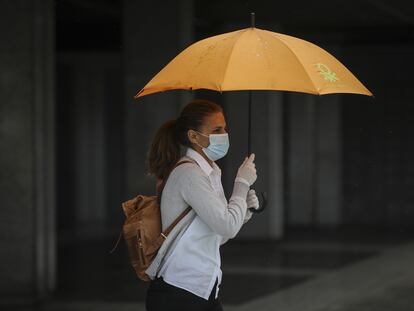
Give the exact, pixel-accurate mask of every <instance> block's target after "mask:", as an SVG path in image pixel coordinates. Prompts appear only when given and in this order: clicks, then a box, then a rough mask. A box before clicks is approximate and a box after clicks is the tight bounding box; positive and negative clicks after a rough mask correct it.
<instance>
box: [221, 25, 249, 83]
mask: <svg viewBox="0 0 414 311" xmlns="http://www.w3.org/2000/svg"><path fill="white" fill-rule="evenodd" d="M243 33H244V32H243ZM238 34H239V33H237V34H235V36H236V35H238ZM238 42H239V38H237V39H236V40H235V41H234V44H233V46H232V47H231V51H230V53H229V57H228V58H227V62H226V64H227V65H226V69H225V70H224V74H223V79H222V80H221V85H220V87H219V88H220V91H221V89H222V87H223V85H224V80H226V76H227V71H228V69H229V59H231V56H232V55H233V52H234V47H235V45H236V44H237V43H238Z"/></svg>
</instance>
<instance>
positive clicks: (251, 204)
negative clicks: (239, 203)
mask: <svg viewBox="0 0 414 311" xmlns="http://www.w3.org/2000/svg"><path fill="white" fill-rule="evenodd" d="M246 202H247V208H248V209H249V208H254V209H258V208H259V198H258V197H257V195H256V191H254V189H250V190H249V192H248V193H247V198H246Z"/></svg>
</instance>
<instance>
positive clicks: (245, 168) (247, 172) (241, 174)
mask: <svg viewBox="0 0 414 311" xmlns="http://www.w3.org/2000/svg"><path fill="white" fill-rule="evenodd" d="M254 158H255V154H254V153H252V154H251V155H250V157H248V158H247V157H246V158H245V159H244V161H243V163H242V164H241V165H240V167H239V169H238V171H237V175H236V179H235V181H239V182H242V183H245V184H246V185H248V186H251V185H253V184H254V182H255V181H256V179H257V174H256V164H254V162H253V161H254Z"/></svg>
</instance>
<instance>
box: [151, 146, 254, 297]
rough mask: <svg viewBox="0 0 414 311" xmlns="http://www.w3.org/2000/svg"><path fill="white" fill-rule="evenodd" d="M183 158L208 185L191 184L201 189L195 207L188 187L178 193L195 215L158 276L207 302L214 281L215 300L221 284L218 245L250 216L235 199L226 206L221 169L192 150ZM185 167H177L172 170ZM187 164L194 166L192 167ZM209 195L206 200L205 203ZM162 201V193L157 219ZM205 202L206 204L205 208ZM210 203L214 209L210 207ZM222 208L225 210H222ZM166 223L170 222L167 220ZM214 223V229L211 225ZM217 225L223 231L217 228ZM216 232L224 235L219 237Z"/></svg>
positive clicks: (188, 150) (163, 201) (242, 202)
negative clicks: (197, 169)
mask: <svg viewBox="0 0 414 311" xmlns="http://www.w3.org/2000/svg"><path fill="white" fill-rule="evenodd" d="M186 157H190V158H192V159H193V160H195V161H196V162H197V163H198V165H199V166H200V168H201V169H202V171H203V173H204V174H205V176H207V177H208V181H209V185H207V184H204V185H201V186H199V185H197V186H194V184H193V187H194V190H195V191H196V189H199V188H200V189H202V190H203V191H202V192H201V193H199V194H198V196H199V197H198V198H199V201H200V206H198V204H197V197H194V195H196V194H195V193H193V192H192V191H191V188H190V189H189V190H185V189H184V190H183V189H181V190H180V191H181V194H182V197H183V199H184V201H186V202H187V203H188V204H189V205H190V206H192V207H193V209H196V215H195V217H194V219H193V220H192V222H191V223H190V225H189V226H188V228H187V229H186V231H185V232H184V233H183V234H182V236H181V238H180V239H179V241H178V242H177V244H176V245H175V248H174V250H173V251H172V252H171V254H170V255H169V257H168V258H167V259H166V261H165V263H164V264H163V265H162V267H161V269H160V270H159V272H158V275H160V276H162V277H163V279H164V281H165V282H167V283H169V284H171V285H174V286H176V287H180V288H182V289H185V290H187V291H190V292H192V293H193V294H195V295H197V296H199V297H202V298H204V299H206V300H208V298H209V296H210V293H211V291H212V289H213V286H214V283H215V281H216V279H217V278H218V283H217V290H216V294H215V297H216V298H217V297H218V289H219V288H218V287H219V285H220V284H221V279H222V271H221V268H220V266H221V258H220V251H219V249H220V245H221V244H223V243H225V242H226V241H227V240H228V239H229V238H232V237H234V236H235V235H236V234H237V232H238V231H239V230H240V227H241V226H242V225H243V224H244V223H246V222H247V221H248V220H249V219H250V217H251V213H250V211H247V203H246V201H245V200H243V199H242V198H240V197H237V196H236V197H235V196H232V198H231V201H232V202H231V205H229V207H228V202H227V199H226V197H225V194H224V190H223V186H222V183H221V169H220V168H219V167H218V166H217V164H216V163H214V162H213V164H212V166H213V167H211V166H210V164H209V163H208V162H207V161H206V160H205V159H204V158H203V156H201V155H200V154H199V153H198V152H197V151H195V150H194V149H192V148H188V149H187V152H186ZM185 165H186V164H182V165H180V166H178V167H177V168H176V169H175V170H174V171H176V170H179V168H180V167H184V166H185ZM189 165H193V166H194V164H189ZM182 170H185V168H182ZM174 171H173V172H172V173H171V175H170V178H169V180H168V181H167V184H166V185H165V188H164V192H167V191H168V189H167V187H169V188H170V191H171V188H173V187H174V177H173V174H174ZM192 175H194V173H193V174H192ZM171 177H172V178H171ZM188 177H190V176H188ZM170 179H171V180H170ZM197 180H200V179H197V178H195V181H194V182H197ZM169 182H170V183H169ZM184 182H185V181H184ZM177 183H178V182H177ZM190 186H191V184H190ZM183 188H186V187H183ZM209 196H210V198H211V199H210V200H208V197H209ZM163 198H165V197H164V194H163V196H162V197H161V216H163V214H162V211H163V204H167V205H168V197H166V200H163ZM203 201H204V202H205V204H203ZM209 202H210V205H208V203H209ZM190 203H192V204H190ZM212 203H213V204H214V205H216V206H211V204H212ZM234 206H235V207H234ZM224 207H225V208H226V209H227V208H228V210H225V209H224ZM167 208H168V207H167ZM164 209H165V207H164ZM197 209H198V212H197ZM223 213H225V214H223ZM166 220H167V219H166ZM163 221H164V218H163ZM167 221H168V222H170V221H171V219H168V220H167ZM206 222H208V223H209V224H210V225H208V224H207V223H206ZM215 223H217V226H215V225H214V224H215ZM218 226H220V227H221V228H223V229H219V227H218ZM212 227H213V228H212ZM214 229H216V230H214ZM217 231H219V232H222V233H223V234H226V235H227V236H223V235H220V233H218V232H217ZM230 232H231V233H230Z"/></svg>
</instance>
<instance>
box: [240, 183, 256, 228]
mask: <svg viewBox="0 0 414 311" xmlns="http://www.w3.org/2000/svg"><path fill="white" fill-rule="evenodd" d="M246 203H247V211H246V216H245V217H244V221H243V224H245V223H246V222H248V221H249V220H250V218H252V215H253V212H252V211H250V209H249V208H254V209H258V208H259V198H258V197H257V196H256V191H254V189H250V190H249V192H248V193H247V198H246Z"/></svg>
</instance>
